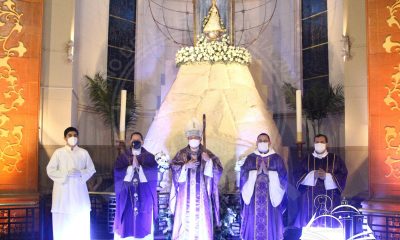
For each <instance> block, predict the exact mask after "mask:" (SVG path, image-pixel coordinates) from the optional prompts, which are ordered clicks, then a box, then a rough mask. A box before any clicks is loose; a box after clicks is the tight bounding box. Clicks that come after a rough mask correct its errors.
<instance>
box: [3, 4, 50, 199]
mask: <svg viewBox="0 0 400 240" xmlns="http://www.w3.org/2000/svg"><path fill="white" fill-rule="evenodd" d="M42 5H43V4H42V1H41V0H26V1H19V0H9V1H1V2H0V9H1V15H2V17H1V18H0V46H1V50H0V176H1V177H0V197H2V198H1V199H0V202H4V201H7V202H8V201H14V199H15V198H14V197H13V195H12V194H10V193H15V192H18V194H19V198H22V197H23V196H24V195H22V194H26V195H25V196H27V197H28V198H35V199H36V197H37V191H38V131H39V129H38V126H39V123H38V120H39V99H40V97H39V87H40V64H41V42H42V41H41V40H42V8H43V6H42ZM4 193H5V194H7V196H9V197H7V198H5V197H4V196H1V195H3V194H4ZM21 193H22V194H21Z"/></svg>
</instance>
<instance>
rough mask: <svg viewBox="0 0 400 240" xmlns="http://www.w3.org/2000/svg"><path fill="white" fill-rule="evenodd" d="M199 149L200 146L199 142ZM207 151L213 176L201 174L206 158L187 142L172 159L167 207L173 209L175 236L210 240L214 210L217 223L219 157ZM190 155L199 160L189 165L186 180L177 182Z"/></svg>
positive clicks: (183, 239) (220, 168)
mask: <svg viewBox="0 0 400 240" xmlns="http://www.w3.org/2000/svg"><path fill="white" fill-rule="evenodd" d="M199 149H203V148H202V146H201V145H200V148H199ZM207 153H208V155H209V156H210V158H211V160H210V161H212V163H213V167H212V177H209V176H206V175H204V174H205V172H204V169H205V166H206V162H205V161H204V160H202V157H201V154H202V151H201V150H199V151H197V152H192V151H191V150H190V147H189V146H187V147H186V148H184V149H182V150H180V151H179V152H178V153H177V154H176V156H175V158H174V159H172V162H171V170H172V183H173V187H172V189H171V199H170V208H171V209H174V210H175V211H174V226H173V232H172V239H174V240H194V239H199V240H213V214H214V217H215V220H216V224H219V223H220V216H219V195H218V182H219V179H220V177H221V174H222V170H223V169H222V165H221V162H220V160H219V159H218V157H216V156H215V155H214V154H213V153H212V152H210V151H208V150H207ZM192 157H193V158H194V159H197V161H199V162H200V163H201V164H200V165H199V166H198V167H197V168H196V169H188V170H187V173H186V180H185V181H182V180H181V182H180V181H179V179H180V178H182V176H181V172H182V171H184V164H186V163H187V162H188V161H190V160H191V159H192ZM183 177H185V176H183ZM213 210H214V213H213Z"/></svg>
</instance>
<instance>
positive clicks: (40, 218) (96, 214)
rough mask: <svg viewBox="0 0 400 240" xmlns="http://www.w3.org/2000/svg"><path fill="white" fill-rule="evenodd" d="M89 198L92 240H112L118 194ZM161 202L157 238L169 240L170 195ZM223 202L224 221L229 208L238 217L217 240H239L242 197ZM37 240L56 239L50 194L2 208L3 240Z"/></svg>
mask: <svg viewBox="0 0 400 240" xmlns="http://www.w3.org/2000/svg"><path fill="white" fill-rule="evenodd" d="M89 196H90V202H91V207H92V211H91V213H90V219H91V237H92V239H113V224H114V214H115V194H114V193H112V192H90V194H89ZM158 201H159V202H158V204H159V221H158V224H157V225H156V226H155V229H154V238H155V239H170V234H171V231H170V230H171V227H172V216H171V215H170V214H169V211H168V201H169V193H159V197H158ZM220 201H221V215H222V216H221V219H222V221H226V219H224V218H226V217H228V215H226V214H227V209H228V207H229V208H230V210H229V211H230V212H232V211H233V212H234V213H235V214H236V216H237V217H236V220H235V221H234V222H229V223H227V224H228V225H226V226H225V227H222V228H221V229H219V231H217V232H216V234H215V236H216V239H239V238H238V237H239V236H238V235H239V229H240V216H239V213H240V197H239V195H238V194H223V195H222V196H221V197H220ZM228 228H229V229H228ZM37 239H40V240H52V239H53V232H52V215H51V194H46V195H42V196H41V197H40V199H39V201H38V202H23V203H18V202H17V203H3V204H0V240H37Z"/></svg>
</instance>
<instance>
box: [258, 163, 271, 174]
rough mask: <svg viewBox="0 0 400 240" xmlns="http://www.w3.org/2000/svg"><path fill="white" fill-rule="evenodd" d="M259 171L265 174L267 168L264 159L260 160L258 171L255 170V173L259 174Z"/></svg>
mask: <svg viewBox="0 0 400 240" xmlns="http://www.w3.org/2000/svg"><path fill="white" fill-rule="evenodd" d="M261 173H265V174H267V173H268V169H267V166H266V165H265V162H264V161H261V163H260V166H259V168H258V171H257V175H258V174H261Z"/></svg>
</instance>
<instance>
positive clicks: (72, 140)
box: [67, 137, 78, 147]
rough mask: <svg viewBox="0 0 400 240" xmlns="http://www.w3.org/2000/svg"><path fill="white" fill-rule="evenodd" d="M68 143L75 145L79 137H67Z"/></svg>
mask: <svg viewBox="0 0 400 240" xmlns="http://www.w3.org/2000/svg"><path fill="white" fill-rule="evenodd" d="M67 143H68V145H70V146H71V147H73V146H75V145H76V144H77V143H78V138H77V137H69V138H68V139H67Z"/></svg>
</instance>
